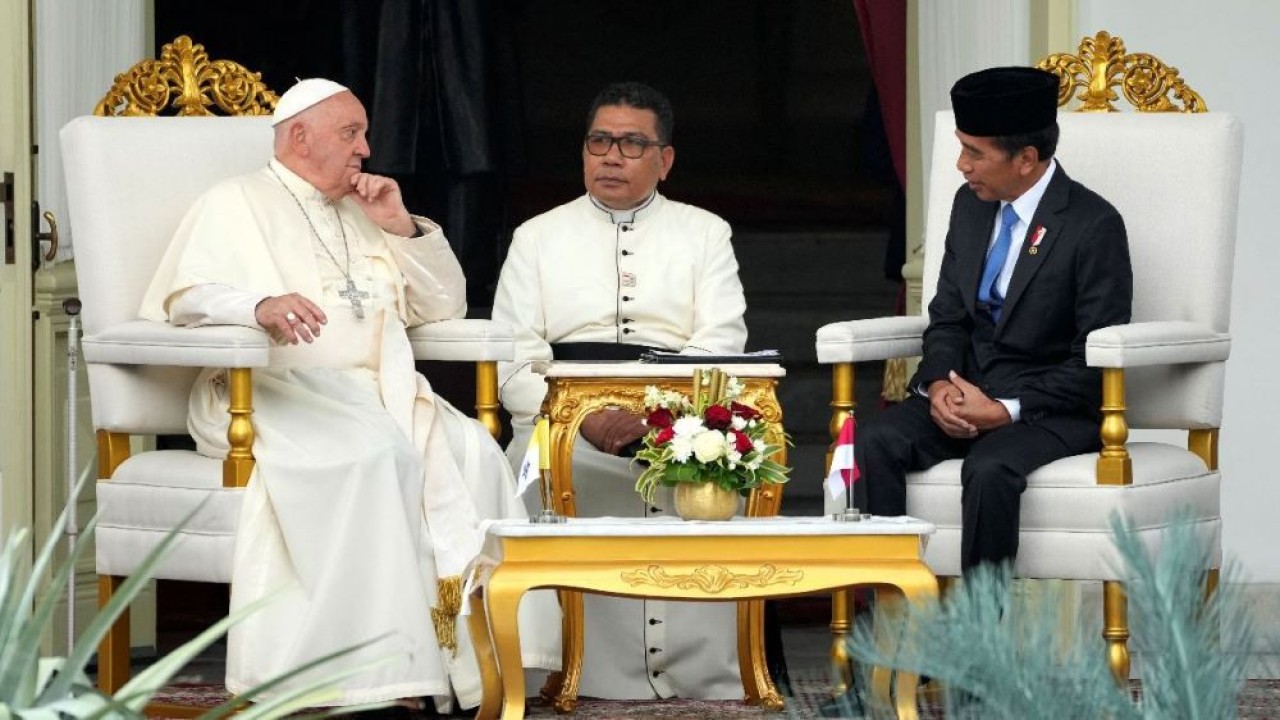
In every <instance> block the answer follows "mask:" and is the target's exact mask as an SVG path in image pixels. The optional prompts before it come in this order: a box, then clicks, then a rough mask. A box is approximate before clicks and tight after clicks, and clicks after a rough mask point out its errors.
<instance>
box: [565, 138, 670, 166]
mask: <svg viewBox="0 0 1280 720" xmlns="http://www.w3.org/2000/svg"><path fill="white" fill-rule="evenodd" d="M585 142H586V146H587V152H589V153H591V154H592V155H608V154H609V150H611V149H612V148H613V146H614V144H617V146H618V152H620V153H622V157H624V158H629V159H631V160H635V159H636V158H638V157H641V156H643V155H644V151H645V150H648V149H649V147H650V146H652V147H659V148H664V147H666V146H667V145H668V143H664V142H659V141H657V140H650V139H649V138H646V137H637V136H635V135H623V136H621V137H614V136H612V135H595V134H591V135H587V139H586V140H585Z"/></svg>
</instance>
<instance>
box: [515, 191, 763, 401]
mask: <svg viewBox="0 0 1280 720" xmlns="http://www.w3.org/2000/svg"><path fill="white" fill-rule="evenodd" d="M616 217H617V215H616V214H611V213H610V212H609V211H607V210H605V209H603V208H601V207H600V206H597V205H596V204H595V203H593V202H592V200H591V198H590V196H588V195H583V196H582V197H580V198H578V199H577V200H574V201H572V202H569V203H566V204H564V205H561V206H560V207H557V208H555V209H553V210H550V211H548V212H546V213H543V214H542V215H539V216H537V217H535V218H533V219H531V220H529V221H528V222H526V223H524V224H523V225H521V226H520V227H519V228H517V229H516V231H515V237H514V239H513V240H512V243H511V249H510V251H509V252H508V254H507V260H506V263H505V264H504V265H503V267H502V274H501V277H500V278H499V280H498V290H497V295H496V297H495V298H494V304H493V317H494V319H495V320H505V321H507V322H509V323H511V324H512V326H513V327H514V328H515V337H516V351H515V361H514V362H508V363H499V366H498V372H499V383H500V387H501V397H502V403H503V405H504V406H505V407H506V408H507V410H508V411H510V412H511V414H512V417H513V420H514V421H515V422H520V423H527V422H530V421H531V419H532V418H533V416H535V415H536V414H537V413H538V411H539V409H540V407H541V405H542V399H543V396H544V395H545V394H546V383H545V382H544V381H543V379H542V377H541V376H539V375H535V374H534V373H533V372H532V370H531V365H532V363H533V362H535V361H538V360H551V347H550V344H551V343H564V342H616V343H627V344H632V345H650V346H654V347H660V348H665V349H669V350H680V351H683V352H689V353H738V352H742V350H743V348H744V347H745V345H746V341H747V328H746V324H745V323H744V322H743V319H742V314H743V312H744V311H745V310H746V300H745V299H744V298H743V295H742V283H741V281H740V280H739V279H738V261H737V259H736V258H735V257H734V255H733V246H732V244H731V243H730V241H729V237H730V230H729V225H728V223H726V222H725V221H724V220H721V219H720V218H719V217H717V216H715V215H713V214H711V213H709V212H707V211H705V210H701V209H699V208H696V207H693V206H691V205H685V204H684V203H679V202H674V201H672V200H668V199H666V198H664V197H663V196H662V195H660V194H656V193H655V194H654V196H653V198H652V199H651V200H650V201H649V202H648V203H647V204H646V205H644V206H643V207H641V208H640V209H638V210H637V211H636V212H635V213H634V216H633V219H632V220H631V221H630V222H615V218H616Z"/></svg>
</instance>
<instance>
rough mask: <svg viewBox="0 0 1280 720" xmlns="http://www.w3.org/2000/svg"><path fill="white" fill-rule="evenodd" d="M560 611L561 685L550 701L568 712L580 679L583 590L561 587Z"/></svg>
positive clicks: (575, 702) (575, 700)
mask: <svg viewBox="0 0 1280 720" xmlns="http://www.w3.org/2000/svg"><path fill="white" fill-rule="evenodd" d="M560 611H561V612H562V613H563V614H564V622H563V624H562V625H561V627H562V629H563V633H562V635H561V636H560V643H561V648H560V651H561V656H560V657H561V665H560V673H561V674H560V688H559V692H558V693H557V695H556V698H555V701H554V702H553V705H554V706H555V709H556V712H559V713H571V712H573V711H574V710H575V709H577V707H578V684H579V683H581V682H582V650H583V635H582V632H583V630H582V626H583V614H582V612H583V601H582V593H580V592H576V591H573V590H561V591H560Z"/></svg>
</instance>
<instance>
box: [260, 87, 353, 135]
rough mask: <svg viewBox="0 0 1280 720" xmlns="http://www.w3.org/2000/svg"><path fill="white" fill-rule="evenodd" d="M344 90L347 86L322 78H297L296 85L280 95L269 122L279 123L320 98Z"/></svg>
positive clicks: (329, 96)
mask: <svg viewBox="0 0 1280 720" xmlns="http://www.w3.org/2000/svg"><path fill="white" fill-rule="evenodd" d="M346 91H347V88H345V87H343V86H342V85H339V84H338V83H336V82H334V81H332V80H325V79H324V78H307V79H306V80H299V81H298V83H297V84H296V85H294V86H293V87H291V88H289V89H288V90H287V91H286V92H285V94H284V95H281V96H280V101H279V102H278V103H276V111H275V113H273V114H272V115H271V124H272V125H279V124H280V123H282V122H284V121H285V120H288V119H289V118H291V117H293V116H294V115H297V114H298V113H300V112H302V111H303V110H306V109H307V108H309V107H311V106H312V105H315V104H316V103H318V102H320V101H321V100H324V99H326V98H331V97H333V96H334V95H337V94H338V93H340V92H346Z"/></svg>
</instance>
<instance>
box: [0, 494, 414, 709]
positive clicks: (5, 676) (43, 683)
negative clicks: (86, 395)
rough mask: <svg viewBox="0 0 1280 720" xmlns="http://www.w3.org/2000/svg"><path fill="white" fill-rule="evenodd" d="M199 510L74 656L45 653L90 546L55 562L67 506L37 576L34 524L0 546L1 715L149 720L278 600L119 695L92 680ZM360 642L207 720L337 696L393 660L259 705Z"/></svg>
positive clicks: (208, 634)
mask: <svg viewBox="0 0 1280 720" xmlns="http://www.w3.org/2000/svg"><path fill="white" fill-rule="evenodd" d="M84 484H85V479H84V478H83V477H82V478H81V480H80V483H79V484H78V485H77V486H76V488H75V490H74V491H73V492H72V493H71V497H72V500H71V502H74V499H75V498H76V497H78V496H79V491H80V489H81V488H82V487H83V486H84ZM69 505H70V503H69V504H68V506H69ZM199 511H200V508H197V509H196V510H194V511H192V513H191V514H189V515H188V516H187V517H186V518H184V519H183V521H182V522H181V523H179V525H178V527H177V528H175V529H174V530H173V531H171V532H170V533H169V534H168V535H167V536H166V537H165V539H164V540H163V541H162V542H161V543H160V544H159V545H158V546H157V547H156V549H155V550H154V551H152V552H151V553H150V554H149V555H148V556H147V558H146V559H145V560H144V561H143V562H142V564H141V566H140V567H139V569H138V571H137V572H136V573H134V574H133V575H131V576H130V577H129V578H128V579H126V580H125V582H123V583H122V584H121V586H120V588H119V589H118V590H117V591H116V593H115V594H114V595H113V596H112V599H111V601H110V602H109V603H108V604H107V605H106V606H105V607H103V608H101V609H100V610H99V612H98V614H97V615H96V616H95V617H94V618H93V620H92V621H91V622H90V623H89V625H88V627H86V628H84V630H83V632H82V633H81V634H80V637H79V639H78V640H77V641H76V643H75V645H74V647H73V648H72V650H71V652H70V654H69V655H68V656H67V657H66V658H60V657H54V658H42V657H40V654H39V652H40V638H41V635H43V634H44V632H45V630H46V628H47V626H48V624H49V621H50V619H51V617H52V616H53V611H54V609H55V607H56V605H57V602H58V600H59V598H61V597H64V593H65V590H66V587H67V583H68V582H69V581H70V579H71V578H72V577H73V576H74V574H75V567H76V562H77V560H78V559H79V558H80V556H81V555H82V554H83V552H84V550H85V548H86V547H88V545H89V543H88V542H80V543H78V544H76V546H75V548H74V550H73V551H72V552H69V553H67V555H66V557H64V558H63V559H62V560H61V561H60V562H58V563H57V564H56V566H55V564H54V562H53V560H54V556H55V554H56V552H55V551H56V549H57V547H58V543H59V540H60V538H61V537H62V534H63V531H64V530H65V528H66V526H67V517H68V511H67V510H66V509H64V510H63V512H62V514H61V515H60V516H59V517H58V520H57V521H56V522H55V523H54V525H53V528H52V529H51V530H50V533H49V537H48V538H46V539H45V541H44V544H43V545H42V547H41V548H40V551H39V553H38V554H37V555H36V557H35V560H34V562H33V564H32V568H31V572H30V574H29V575H28V576H27V577H26V578H25V580H24V579H23V578H22V573H21V565H22V562H21V559H22V553H21V548H23V547H24V546H25V544H26V543H27V538H28V533H27V531H26V530H17V531H15V532H13V533H12V534H11V535H10V536H9V538H8V539H7V541H6V542H5V545H4V548H3V551H0V720H8V718H29V719H31V720H37V719H38V720H55V719H58V718H129V719H133V718H142V717H144V716H143V709H144V708H145V706H146V704H147V702H148V701H149V700H150V698H151V697H152V696H153V695H154V694H155V693H156V692H157V691H158V690H160V689H161V688H162V687H164V685H165V684H166V683H167V682H168V681H169V680H170V679H171V678H172V677H173V675H174V674H176V673H177V672H178V671H180V670H181V669H182V667H183V666H184V665H186V663H187V662H188V661H190V660H191V659H192V658H194V657H195V656H197V655H198V654H199V653H200V652H201V651H203V650H204V649H205V648H207V647H208V646H209V645H211V644H212V643H213V642H215V641H216V640H217V639H218V638H220V637H221V636H222V635H223V634H224V633H226V631H227V630H228V629H229V628H230V627H231V626H232V625H233V624H235V623H236V622H238V621H239V620H240V619H242V618H244V617H246V616H247V615H248V614H250V613H252V612H254V611H256V610H257V609H259V608H260V607H261V606H262V605H263V604H265V603H266V602H269V601H270V598H266V599H264V600H262V601H260V602H258V603H256V604H254V605H250V606H248V607H245V608H242V609H241V610H239V611H237V612H236V613H233V614H232V615H230V616H228V617H227V618H224V619H223V620H222V621H220V622H218V623H217V624H215V625H214V626H213V627H211V628H209V629H208V630H206V631H205V632H203V633H201V634H200V635H199V636H198V637H196V638H195V639H193V640H191V641H189V642H187V643H186V644H184V645H183V646H182V647H180V648H178V649H176V650H174V651H173V652H172V653H170V654H169V655H167V656H165V657H164V658H161V659H160V660H158V661H156V662H155V663H154V664H153V665H151V666H150V667H149V668H147V669H146V670H143V671H142V672H140V673H138V674H137V675H136V676H135V677H133V678H132V679H131V680H130V681H129V682H128V683H127V684H125V686H124V687H122V688H121V689H120V690H119V691H118V692H117V693H116V694H115V695H114V696H107V695H105V694H103V693H102V692H101V691H99V690H98V689H97V687H95V686H94V684H93V683H92V682H91V681H90V679H89V677H88V674H87V673H86V671H85V667H86V665H87V664H88V663H89V661H90V660H91V659H92V658H93V657H94V655H95V653H96V652H97V647H98V643H99V642H100V641H101V640H102V638H103V637H104V636H105V635H106V633H107V632H108V630H110V628H111V625H112V624H113V623H114V622H115V620H116V619H117V618H118V617H120V614H121V613H123V612H126V611H127V610H128V607H129V603H130V602H131V601H132V600H133V599H134V597H135V596H136V595H137V594H138V593H139V592H140V591H141V590H142V589H143V588H144V587H146V583H147V582H148V581H149V580H150V579H151V575H152V572H153V571H154V569H155V567H156V566H157V565H158V564H159V563H160V561H161V560H162V559H163V557H164V556H165V555H166V554H167V553H168V552H169V550H170V548H171V547H172V545H173V543H174V542H175V541H176V540H177V538H178V533H179V532H181V529H182V528H183V527H185V526H186V524H187V523H188V522H189V521H190V520H191V518H192V517H193V516H194V515H195V514H196V513H197V512H199ZM96 525H97V518H96V516H95V517H94V518H93V519H91V520H90V521H89V522H88V523H87V524H86V526H85V527H84V528H83V529H82V531H81V537H82V538H84V539H86V540H87V539H88V538H90V537H92V536H93V531H94V528H95V527H96ZM51 567H52V571H51V572H50V568H51ZM46 573H47V576H48V578H49V581H48V583H46V584H45V586H44V587H43V588H41V587H40V585H41V578H43V577H45V576H46ZM371 642H376V640H375V641H371ZM359 647H363V646H358V647H356V648H350V649H347V650H343V651H340V652H337V653H334V654H333V655H331V656H328V657H325V658H320V659H318V660H316V661H314V662H313V663H311V664H309V665H307V666H305V667H301V668H298V669H297V670H295V671H293V672H291V673H289V674H287V675H285V676H282V677H280V678H276V679H273V680H271V681H268V682H266V683H264V684H262V685H260V686H258V687H256V688H254V689H253V690H251V691H250V692H248V693H245V694H244V695H243V696H241V697H238V698H232V699H231V700H228V701H227V702H226V703H224V704H222V705H220V706H218V707H215V708H212V709H210V710H209V711H208V712H206V713H205V714H204V715H202V716H201V717H203V718H206V719H207V720H218V719H219V718H222V717H224V716H226V715H229V714H231V713H232V712H235V713H237V717H240V718H254V719H257V718H277V717H283V716H285V715H290V714H292V713H296V712H297V711H299V710H301V709H303V708H307V707H312V706H315V705H318V704H323V703H324V702H326V701H331V700H332V699H333V698H334V697H335V696H336V692H335V691H333V690H331V689H329V688H330V687H331V686H332V685H333V684H334V683H337V682H339V681H341V680H343V679H345V678H347V677H350V676H352V675H355V674H358V673H361V672H365V671H366V670H368V669H370V668H371V667H373V666H374V665H377V664H380V663H382V662H386V661H388V660H390V658H387V659H383V660H378V661H374V662H372V663H366V664H362V665H360V666H357V667H351V668H347V669H345V670H343V671H340V672H334V673H328V674H327V675H326V676H325V677H323V678H321V679H319V680H317V681H316V682H314V683H309V684H307V685H306V686H305V687H303V688H300V689H298V690H292V691H289V692H284V693H280V694H279V695H277V696H275V697H272V698H270V699H268V700H266V701H264V702H261V703H257V704H253V705H249V703H250V702H253V701H254V700H255V698H257V697H258V696H260V695H261V694H262V693H263V692H265V691H268V690H270V689H272V688H275V687H277V686H279V685H280V684H281V683H283V682H285V681H287V680H289V679H291V678H294V677H296V676H299V675H301V674H303V673H306V672H309V671H311V670H313V669H315V668H317V667H321V666H323V665H324V664H325V663H328V662H330V661H332V660H333V659H335V658H338V657H340V656H342V655H345V654H347V653H350V652H353V651H354V650H357V649H359ZM383 705H385V703H383V704H370V705H363V706H359V707H344V708H334V709H332V710H331V711H326V712H324V713H323V715H336V714H346V713H350V712H353V711H357V710H363V709H368V708H372V707H381V706H383Z"/></svg>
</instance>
